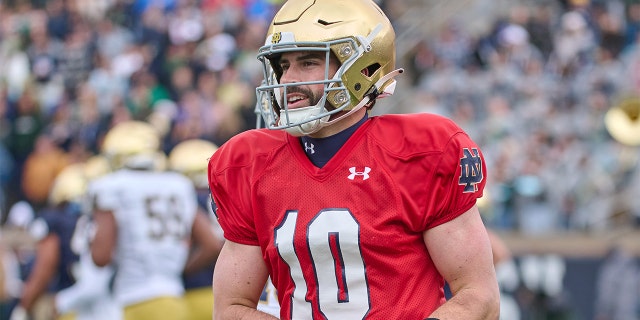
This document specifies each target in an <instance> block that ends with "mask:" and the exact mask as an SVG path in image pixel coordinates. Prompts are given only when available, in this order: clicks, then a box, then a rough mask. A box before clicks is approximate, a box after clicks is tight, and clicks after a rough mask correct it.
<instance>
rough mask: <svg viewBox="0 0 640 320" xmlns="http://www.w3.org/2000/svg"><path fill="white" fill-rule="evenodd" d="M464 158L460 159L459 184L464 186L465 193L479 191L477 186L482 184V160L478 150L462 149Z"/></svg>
mask: <svg viewBox="0 0 640 320" xmlns="http://www.w3.org/2000/svg"><path fill="white" fill-rule="evenodd" d="M462 154H463V157H462V158H460V179H458V184H459V185H461V186H464V191H463V192H465V193H466V192H476V191H478V186H477V184H478V183H480V182H482V179H483V178H484V177H483V174H482V159H481V158H480V155H479V153H478V149H476V148H473V149H471V150H469V149H467V148H464V149H462Z"/></svg>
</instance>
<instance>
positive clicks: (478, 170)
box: [427, 131, 487, 228]
mask: <svg viewBox="0 0 640 320" xmlns="http://www.w3.org/2000/svg"><path fill="white" fill-rule="evenodd" d="M486 171H487V170H486V164H485V161H484V156H483V155H482V152H481V150H480V148H479V147H478V146H477V144H476V143H475V142H474V141H472V140H471V138H470V137H469V136H468V135H467V134H466V133H465V132H463V131H459V132H457V133H455V134H453V135H452V136H451V138H450V139H449V141H448V143H447V144H446V146H445V148H444V150H443V153H442V157H441V159H440V162H439V163H438V166H437V168H436V171H435V174H434V185H435V186H436V192H435V197H434V198H435V199H440V201H435V202H434V205H433V206H434V208H432V212H435V213H436V214H435V215H433V216H430V220H429V221H427V228H433V227H435V226H438V225H440V224H442V223H445V222H447V221H450V220H453V219H454V218H456V217H458V216H459V215H461V214H462V213H464V212H466V211H467V210H469V209H470V208H471V207H472V206H473V205H474V204H475V203H476V199H477V198H479V197H481V196H482V192H483V190H484V186H485V184H486Z"/></svg>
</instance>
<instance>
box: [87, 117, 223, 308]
mask: <svg viewBox="0 0 640 320" xmlns="http://www.w3.org/2000/svg"><path fill="white" fill-rule="evenodd" d="M101 153H102V155H104V156H105V157H107V159H108V160H109V161H110V163H111V164H112V167H113V168H114V172H112V173H109V174H107V175H105V176H103V177H101V178H99V179H97V180H95V181H92V182H91V184H90V185H89V196H90V198H91V199H92V201H93V219H94V222H95V225H96V231H95V236H94V238H93V241H92V243H91V255H92V258H93V261H94V262H95V263H96V265H98V266H105V265H108V264H110V263H115V265H117V272H116V275H115V279H114V284H113V292H114V297H115V300H116V301H117V302H118V303H119V304H121V305H122V307H123V308H124V310H123V312H124V319H125V320H145V319H149V320H156V319H172V320H188V319H189V308H188V305H187V304H186V301H185V300H184V298H183V294H184V286H183V283H182V273H183V271H184V269H185V266H187V265H193V266H202V265H205V264H207V263H208V262H209V257H208V256H207V255H195V256H190V255H189V248H190V246H191V243H190V242H191V239H192V235H193V236H199V235H201V233H200V232H197V231H196V230H195V229H197V227H198V223H196V221H197V219H196V215H197V214H196V213H197V207H198V203H197V197H196V191H195V188H194V186H193V183H192V182H191V180H189V179H188V178H187V177H185V176H184V175H182V174H180V173H178V172H172V171H164V170H160V169H163V168H166V156H165V155H164V153H163V152H162V151H161V149H160V137H159V134H158V132H157V131H156V130H155V129H154V128H153V127H152V126H151V125H149V124H148V123H146V122H142V121H126V122H122V123H119V124H117V125H115V126H114V127H113V128H112V129H110V130H109V132H108V133H107V134H106V135H105V139H104V141H103V143H102V146H101ZM195 241H196V242H197V243H198V245H199V246H201V247H202V248H203V250H204V251H205V252H210V251H213V250H215V249H214V248H215V247H216V246H217V244H216V243H210V242H208V239H207V238H206V237H198V239H195Z"/></svg>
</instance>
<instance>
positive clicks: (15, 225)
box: [0, 201, 36, 319]
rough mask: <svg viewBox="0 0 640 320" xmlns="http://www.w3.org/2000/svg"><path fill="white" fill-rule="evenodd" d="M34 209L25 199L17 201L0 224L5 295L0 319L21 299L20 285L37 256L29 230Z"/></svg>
mask: <svg viewBox="0 0 640 320" xmlns="http://www.w3.org/2000/svg"><path fill="white" fill-rule="evenodd" d="M34 218H35V212H34V210H33V208H32V207H31V205H30V204H29V203H28V202H26V201H19V202H16V203H15V204H14V205H13V206H11V208H10V210H9V211H8V213H7V221H6V223H5V224H4V225H3V226H2V234H1V237H0V247H2V252H1V253H2V269H3V278H4V289H3V291H4V292H5V295H4V296H3V298H2V302H0V319H9V317H10V315H11V314H12V312H13V310H14V308H15V307H16V306H17V305H18V304H19V303H20V296H21V295H22V287H23V285H24V281H25V280H26V278H27V277H28V275H29V273H30V271H31V268H32V267H33V264H34V260H35V256H36V240H35V239H34V238H33V236H32V235H31V234H30V233H29V226H30V225H31V223H32V222H33V219H34Z"/></svg>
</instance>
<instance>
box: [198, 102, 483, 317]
mask: <svg viewBox="0 0 640 320" xmlns="http://www.w3.org/2000/svg"><path fill="white" fill-rule="evenodd" d="M485 169H486V168H485V164H484V161H483V158H482V154H481V152H480V150H479V148H478V146H477V145H476V144H475V143H474V142H473V141H472V140H471V139H470V138H469V137H468V135H467V134H466V133H465V132H463V130H461V129H460V128H459V127H458V126H457V125H455V124H454V123H453V122H452V121H450V120H448V119H446V118H443V117H440V116H436V115H429V114H413V115H385V116H377V117H371V118H370V119H369V120H367V121H366V122H365V123H364V124H363V125H362V126H361V127H360V128H358V129H357V131H356V132H355V133H354V134H353V135H352V136H351V137H350V138H349V140H348V141H347V142H346V143H345V144H344V145H343V146H342V148H341V149H340V150H339V151H338V152H337V153H336V154H335V155H334V156H333V157H332V158H331V160H330V161H329V162H328V163H327V164H326V165H325V166H324V167H322V168H318V167H315V166H314V165H313V164H312V163H311V162H310V161H309V159H308V158H307V157H306V155H305V153H304V150H303V148H302V147H301V145H300V142H299V140H298V138H295V137H293V136H291V135H288V134H287V133H285V132H283V131H269V130H266V129H259V130H251V131H247V132H244V133H242V134H239V135H237V136H235V137H234V138H232V139H231V140H229V141H228V142H227V143H226V144H225V145H223V146H222V147H221V148H220V149H219V150H218V151H217V152H216V153H215V154H214V155H213V157H212V158H211V160H210V162H209V182H210V187H211V191H212V195H213V198H214V201H215V203H216V204H217V208H218V209H217V212H216V215H217V217H218V221H219V222H220V225H221V226H222V228H223V229H224V235H225V238H227V239H228V240H230V241H234V242H237V243H241V244H246V245H254V246H260V247H261V249H262V254H263V258H264V259H265V261H266V263H267V265H268V266H269V272H270V276H271V278H272V280H273V283H274V285H275V287H276V289H277V292H278V298H279V299H278V300H279V301H280V305H281V314H280V316H281V319H423V318H425V317H427V316H428V315H429V313H430V312H431V311H433V310H434V309H436V308H437V307H438V306H439V305H441V304H442V303H444V301H445V297H444V291H443V286H444V279H443V278H442V276H441V275H440V274H439V273H438V271H437V270H436V268H435V266H434V263H433V261H432V260H431V257H430V256H429V252H428V251H427V249H426V246H425V244H424V240H423V232H424V231H425V230H428V229H430V228H433V227H435V226H438V225H440V224H442V223H445V222H447V221H450V220H452V219H454V218H456V217H457V216H459V215H460V214H462V213H464V212H466V211H467V210H469V209H470V208H471V207H472V206H473V205H474V204H475V201H476V199H477V198H478V197H480V196H481V195H482V190H483V188H484V184H485V181H486V179H485V178H484V177H485V174H486V173H485Z"/></svg>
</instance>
